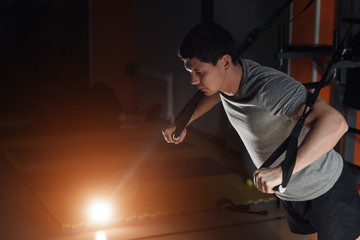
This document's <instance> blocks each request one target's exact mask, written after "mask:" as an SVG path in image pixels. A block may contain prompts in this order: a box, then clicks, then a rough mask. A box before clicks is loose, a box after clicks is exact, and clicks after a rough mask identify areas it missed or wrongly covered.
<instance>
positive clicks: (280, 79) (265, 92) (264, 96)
mask: <svg viewBox="0 0 360 240" xmlns="http://www.w3.org/2000/svg"><path fill="white" fill-rule="evenodd" d="M307 94H308V91H307V90H306V88H305V87H304V85H303V84H301V83H300V82H298V81H296V80H295V79H294V78H292V77H290V76H288V75H286V74H278V75H275V76H271V77H269V80H267V81H264V84H263V86H262V87H261V88H260V91H259V92H258V98H259V102H260V103H261V104H262V106H263V107H264V109H265V110H266V111H267V112H269V113H271V114H273V115H276V116H280V115H286V116H288V117H291V116H292V115H293V114H294V113H295V111H296V110H297V109H298V108H299V107H300V106H301V104H303V103H305V102H306V99H307Z"/></svg>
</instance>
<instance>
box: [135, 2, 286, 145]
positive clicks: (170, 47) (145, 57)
mask: <svg viewBox="0 0 360 240" xmlns="http://www.w3.org/2000/svg"><path fill="white" fill-rule="evenodd" d="M133 3H134V5H133V8H134V16H133V24H134V52H133V54H134V62H135V64H138V65H152V66H155V67H156V68H157V69H163V70H164V71H171V72H173V73H174V110H175V113H178V112H179V111H180V110H181V108H182V107H183V106H184V105H185V104H186V102H187V101H188V100H189V99H190V98H191V96H192V95H193V94H194V93H195V91H196V88H195V87H194V86H191V84H190V75H189V74H188V73H187V72H186V71H185V69H184V67H183V63H182V61H181V60H180V59H179V58H178V57H177V55H176V54H177V49H178V47H179V45H180V43H181V41H182V39H183V37H184V36H185V34H186V33H187V32H188V30H189V29H190V28H191V27H192V26H193V25H195V24H198V23H200V21H201V0H196V1H194V0H173V1H166V0H152V1H147V0H134V1H133ZM282 3H283V1H280V0H276V1H265V0H256V1H246V0H214V21H215V22H217V23H219V24H221V25H223V26H224V27H225V28H227V29H228V30H229V31H230V32H231V33H232V34H233V35H234V38H235V41H236V42H237V43H238V44H240V43H241V42H242V41H243V39H244V38H245V36H246V35H247V34H248V32H249V31H250V30H252V29H253V28H254V27H256V26H259V25H261V24H263V23H264V22H265V20H266V19H267V18H269V17H270V16H271V15H272V14H273V12H274V11H275V10H276V9H277V8H278V7H279V6H280V5H281V4H282ZM289 12H290V8H288V9H287V11H285V12H284V13H283V14H282V15H281V16H280V17H279V19H278V20H277V21H276V23H279V22H283V23H286V21H287V20H288V19H289ZM277 34H278V30H277V28H276V27H275V28H273V29H270V30H269V31H267V32H266V33H265V34H264V35H263V36H262V37H261V39H259V40H258V42H256V44H254V46H252V47H251V48H250V49H249V50H248V52H246V54H244V55H243V57H245V58H250V59H253V60H255V61H258V62H259V63H261V64H264V65H267V66H272V67H276V66H277V64H278V63H277V60H276V59H275V58H274V53H275V51H276V50H277V48H278V45H277V44H278V37H277ZM154 88H156V86H154ZM194 126H195V127H196V128H198V129H200V130H202V131H204V132H206V133H208V134H210V135H213V136H216V137H219V138H222V139H225V138H226V137H227V135H228V134H229V132H228V128H229V127H228V124H227V119H226V117H225V115H224V114H223V110H222V107H221V106H217V107H216V108H215V109H213V110H212V111H211V112H209V113H208V116H207V117H205V118H202V119H199V120H197V121H196V122H194Z"/></svg>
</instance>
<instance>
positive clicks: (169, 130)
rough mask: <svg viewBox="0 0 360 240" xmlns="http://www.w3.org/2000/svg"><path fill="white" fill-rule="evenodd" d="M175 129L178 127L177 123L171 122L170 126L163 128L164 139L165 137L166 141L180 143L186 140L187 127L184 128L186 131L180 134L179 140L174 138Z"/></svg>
mask: <svg viewBox="0 0 360 240" xmlns="http://www.w3.org/2000/svg"><path fill="white" fill-rule="evenodd" d="M175 129H176V126H175V124H171V125H170V126H168V127H166V128H163V129H162V131H161V132H162V134H163V136H164V139H165V141H166V142H167V143H175V144H179V143H181V142H182V141H183V140H184V138H185V136H186V128H185V129H184V131H182V133H181V134H180V136H179V139H177V140H174V139H173V134H174V132H175Z"/></svg>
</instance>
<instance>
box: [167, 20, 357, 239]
mask: <svg viewBox="0 0 360 240" xmlns="http://www.w3.org/2000/svg"><path fill="white" fill-rule="evenodd" d="M236 50H237V48H236V45H235V43H234V40H233V37H232V36H231V34H230V33H229V32H228V31H227V30H225V29H224V28H223V27H221V26H220V25H217V24H215V23H206V24H199V25H197V26H195V27H193V28H192V29H191V30H190V32H189V33H188V34H187V36H186V37H185V38H184V40H183V42H182V44H181V46H180V49H179V56H180V58H181V59H182V60H183V61H184V64H185V68H186V70H188V71H189V72H190V74H191V83H192V84H193V85H195V86H196V87H197V88H198V89H199V90H200V91H202V92H203V93H204V97H203V99H202V100H201V102H200V103H199V105H198V106H197V108H196V110H195V112H194V113H193V115H192V117H191V119H190V121H189V123H188V125H189V124H190V123H191V122H193V121H194V120H195V119H197V118H199V117H200V116H202V115H203V114H204V113H206V112H207V111H209V110H210V109H211V108H212V107H213V106H215V105H216V104H217V103H218V102H221V103H222V105H223V107H224V109H225V112H226V114H227V116H228V119H229V120H230V122H231V124H232V125H233V126H234V128H235V129H236V131H237V132H238V134H239V136H240V137H241V139H242V141H243V142H244V145H245V146H246V148H247V150H248V152H249V154H250V156H251V159H252V160H253V162H254V164H255V165H256V166H257V167H258V168H259V167H260V166H261V165H262V163H264V162H265V161H266V159H267V158H268V157H269V156H270V155H271V154H272V152H273V151H274V150H275V149H276V148H277V147H278V146H279V145H280V144H281V143H282V142H283V141H284V140H285V139H286V138H287V137H288V136H289V134H290V132H291V130H292V129H293V127H294V125H295V122H296V121H297V120H298V119H299V118H300V116H301V115H302V112H303V109H304V107H305V102H306V100H307V98H308V96H309V95H310V94H311V93H309V92H308V91H307V90H306V89H305V87H304V86H303V85H302V84H301V83H299V82H298V81H296V80H295V79H293V78H291V77H290V76H288V75H286V74H284V73H282V72H280V71H277V70H275V69H272V68H269V67H265V66H261V65H259V64H258V63H256V62H254V61H251V60H246V59H237V55H236ZM175 129H176V126H175V125H170V126H169V127H167V128H165V129H163V130H162V133H163V135H164V138H165V140H166V141H167V142H169V143H175V144H178V143H181V142H182V141H183V140H184V138H185V136H186V129H185V130H184V131H183V132H182V133H181V135H180V138H179V139H178V140H174V139H173V138H172V133H173V132H174V131H175ZM347 129H348V126H347V124H346V121H345V119H344V118H343V116H342V115H341V114H340V113H339V112H338V111H336V110H335V109H334V108H332V107H331V106H329V105H328V104H327V103H326V102H325V101H323V100H321V99H320V98H318V99H317V101H316V102H315V104H314V108H313V110H312V112H311V113H310V115H309V116H308V117H307V119H306V121H305V124H304V128H303V130H302V132H301V134H300V137H299V143H300V145H299V148H298V153H297V157H296V162H295V167H294V171H293V174H292V176H291V179H290V182H289V183H288V185H287V188H286V191H285V192H283V193H280V192H275V191H274V190H273V188H274V187H275V186H278V185H280V184H281V183H282V171H283V169H282V166H281V164H280V163H281V162H282V161H283V160H284V154H283V155H282V156H281V157H280V158H279V159H278V160H277V161H276V162H275V163H274V164H273V165H272V166H271V167H270V168H260V169H257V170H256V171H255V172H254V185H255V186H256V188H257V189H259V190H260V191H262V192H264V193H269V194H271V193H275V194H276V195H277V196H278V197H279V198H280V201H281V203H282V206H283V208H284V210H285V213H286V216H287V220H288V223H289V226H290V229H291V231H292V232H294V233H298V234H304V235H309V237H314V238H315V237H316V235H317V236H318V239H320V240H354V239H360V237H359V236H360V200H359V195H358V193H357V189H356V185H355V182H354V181H353V179H352V177H351V173H350V172H349V171H350V170H349V168H348V166H347V164H344V161H343V159H342V158H341V156H340V155H339V154H338V153H337V152H335V151H334V150H333V147H334V145H335V144H336V143H337V142H338V141H339V139H340V138H341V137H342V135H343V134H344V133H345V132H346V131H347Z"/></svg>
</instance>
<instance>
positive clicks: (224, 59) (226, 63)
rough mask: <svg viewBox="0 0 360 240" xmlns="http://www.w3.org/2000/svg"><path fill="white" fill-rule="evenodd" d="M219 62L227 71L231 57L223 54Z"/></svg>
mask: <svg viewBox="0 0 360 240" xmlns="http://www.w3.org/2000/svg"><path fill="white" fill-rule="evenodd" d="M221 62H222V64H223V66H224V68H225V69H228V68H229V67H230V66H231V63H232V61H231V56H230V55H228V54H225V55H224V56H222V57H221Z"/></svg>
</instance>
